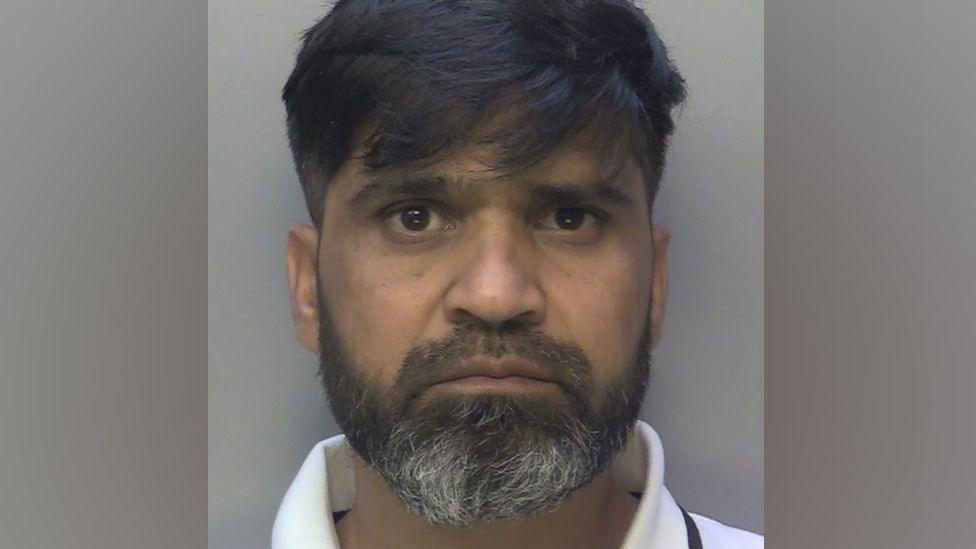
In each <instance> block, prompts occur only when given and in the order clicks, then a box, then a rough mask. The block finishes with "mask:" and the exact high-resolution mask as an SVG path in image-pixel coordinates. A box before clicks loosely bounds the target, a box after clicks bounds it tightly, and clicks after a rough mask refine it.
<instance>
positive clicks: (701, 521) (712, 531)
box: [689, 513, 765, 549]
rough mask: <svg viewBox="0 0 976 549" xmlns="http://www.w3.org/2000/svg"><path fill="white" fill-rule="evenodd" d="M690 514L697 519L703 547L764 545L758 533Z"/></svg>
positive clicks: (724, 548) (752, 547) (756, 547)
mask: <svg viewBox="0 0 976 549" xmlns="http://www.w3.org/2000/svg"><path fill="white" fill-rule="evenodd" d="M689 514H690V515H691V518H693V519H694V520H695V525H696V526H697V527H698V533H699V534H701V539H702V547H703V549H762V548H763V547H764V543H765V541H764V539H763V537H762V536H760V535H758V534H753V533H752V532H749V531H747V530H740V529H739V528H734V527H732V526H728V525H725V524H722V523H721V522H719V521H717V520H714V519H710V518H708V517H704V516H702V515H698V514H695V513H689Z"/></svg>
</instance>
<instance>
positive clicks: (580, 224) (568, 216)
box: [539, 206, 602, 232]
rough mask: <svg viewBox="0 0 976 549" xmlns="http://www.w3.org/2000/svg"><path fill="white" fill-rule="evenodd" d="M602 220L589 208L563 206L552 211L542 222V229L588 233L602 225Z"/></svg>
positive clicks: (540, 224)
mask: <svg viewBox="0 0 976 549" xmlns="http://www.w3.org/2000/svg"><path fill="white" fill-rule="evenodd" d="M601 222H602V218H601V217H600V216H599V215H597V214H596V213H595V212H593V211H592V210H590V209H588V208H583V207H580V206H562V207H559V208H556V209H554V210H550V212H549V213H547V214H546V216H545V217H543V218H542V221H540V222H539V226H540V228H541V229H547V230H553V231H572V232H576V231H586V230H590V229H593V228H595V227H596V226H598V225H600V223H601Z"/></svg>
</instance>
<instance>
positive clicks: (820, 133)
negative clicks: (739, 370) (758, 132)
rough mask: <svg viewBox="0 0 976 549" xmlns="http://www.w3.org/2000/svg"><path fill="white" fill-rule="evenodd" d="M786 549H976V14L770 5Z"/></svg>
mask: <svg viewBox="0 0 976 549" xmlns="http://www.w3.org/2000/svg"><path fill="white" fill-rule="evenodd" d="M766 23H767V25H766V29H767V32H766V40H767V41H766V44H767V57H766V92H767V94H766V98H767V101H766V192H765V195H766V204H765V206H766V214H767V217H766V220H767V224H766V227H767V230H766V341H765V343H766V406H767V411H768V414H767V423H766V434H767V437H766V440H767V446H766V457H767V462H766V463H767V469H766V486H767V492H768V494H767V496H768V497H767V508H768V510H769V512H768V514H767V517H766V518H767V521H766V522H767V525H768V528H767V539H768V541H769V546H770V547H788V548H790V549H807V548H810V549H821V548H824V547H857V548H859V549H874V548H882V547H883V548H885V549H896V548H897V549H902V548H904V549H910V548H912V549H914V548H921V547H925V548H929V547H958V548H963V547H974V546H976V543H974V541H973V519H974V518H976V475H974V474H973V471H972V468H973V463H976V456H974V454H976V428H974V426H973V418H974V417H976V408H974V402H976V400H974V399H973V392H974V389H976V283H974V280H976V242H974V235H976V182H974V179H976V177H974V174H976V154H974V152H976V108H974V104H973V98H974V97H976V70H974V67H976V61H974V56H973V52H974V51H976V38H974V35H973V28H974V24H976V5H974V4H973V3H971V2H929V3H919V2H905V1H901V0H899V1H891V0H883V1H882V0H869V1H861V2H845V3H841V2H837V3H835V2H810V1H808V0H788V1H785V2H775V3H770V4H769V5H768V6H767V10H766Z"/></svg>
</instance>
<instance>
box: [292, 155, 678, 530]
mask: <svg viewBox="0 0 976 549" xmlns="http://www.w3.org/2000/svg"><path fill="white" fill-rule="evenodd" d="M484 154H486V153H485V152H484V151H483V150H479V149H477V148H471V149H468V150H464V151H461V153H459V154H457V155H455V156H454V157H453V158H451V159H450V160H449V161H446V162H443V163H440V164H438V165H436V166H432V167H430V168H428V169H425V170H423V171H421V172H418V171H411V172H403V173H396V172H389V173H383V174H370V175H367V174H365V173H364V171H363V170H362V165H361V163H360V162H359V161H358V160H356V159H353V160H351V161H349V162H347V163H346V164H345V165H344V166H343V168H342V169H341V170H340V172H339V173H338V174H337V176H336V177H335V179H334V180H333V181H332V182H331V184H330V188H329V191H328V194H327V197H326V201H325V209H324V215H323V226H322V229H321V238H318V236H319V235H318V233H316V232H315V231H314V230H313V229H311V228H308V227H296V228H295V229H293V231H292V233H291V237H290V239H289V250H288V263H289V277H290V286H291V290H292V303H293V308H294V311H295V318H296V322H297V324H298V331H299V338H300V340H301V341H302V342H303V343H304V344H305V345H306V346H307V347H309V348H310V349H311V350H313V351H315V352H319V353H320V354H321V357H322V370H323V371H322V375H323V379H324V381H325V385H326V389H327V391H328V392H329V397H330V403H331V404H332V407H333V411H334V412H335V413H336V416H337V420H338V421H339V422H340V424H341V425H342V426H343V429H344V431H345V432H346V435H347V437H348V438H349V439H350V442H351V443H352V444H353V446H354V448H356V450H357V451H358V452H359V453H360V455H363V457H364V459H365V460H366V461H367V463H369V464H370V465H372V466H374V467H376V468H377V469H379V470H380V473H381V474H383V476H384V477H385V478H386V479H387V481H388V482H389V483H391V484H393V485H394V486H392V487H393V488H394V490H395V491H397V488H398V486H396V484H401V485H409V484H410V481H409V479H406V478H405V477H410V476H411V474H412V475H413V476H414V477H416V476H427V477H429V476H431V475H429V474H428V475H421V473H422V472H418V471H416V470H413V471H412V473H411V472H407V470H408V469H411V468H413V469H416V467H417V466H418V465H417V463H415V462H410V457H411V456H408V455H401V454H407V453H411V451H408V450H406V449H405V448H413V449H414V450H412V451H414V452H416V451H417V450H416V448H417V447H418V446H421V447H422V446H424V444H425V443H430V445H429V446H430V447H434V446H436V447H437V448H440V449H441V451H440V454H441V455H444V452H443V448H444V447H445V444H447V445H448V446H451V444H453V446H451V447H452V448H453V451H454V452H455V453H456V454H457V455H452V456H450V462H445V464H444V467H448V466H449V465H448V463H454V462H458V461H459V460H460V461H464V460H467V459H469V458H470V463H472V464H476V465H478V466H477V467H474V466H472V468H469V469H468V470H467V473H464V472H457V471H455V472H454V473H452V474H453V476H464V475H468V476H467V477H465V478H464V479H462V480H463V482H462V483H461V484H462V485H471V484H479V485H481V491H480V492H477V490H476V491H475V492H472V493H469V494H461V495H460V496H459V497H460V498H461V499H465V498H466V499H467V500H468V501H467V503H466V504H464V505H461V502H460V501H455V502H454V504H455V505H454V506H453V507H454V508H453V510H452V511H451V512H450V513H447V515H445V514H443V513H442V514H440V515H437V514H436V510H434V511H431V510H430V509H426V513H427V515H428V518H432V517H433V520H434V521H435V522H444V523H455V524H459V523H465V522H470V521H472V520H486V519H489V520H490V519H500V518H512V517H513V516H516V515H518V514H520V513H521V514H524V512H533V511H537V510H540V509H541V508H544V507H546V506H551V505H552V504H553V503H555V502H556V501H558V500H559V499H561V498H563V497H565V495H566V494H567V492H568V491H570V490H572V489H575V488H576V487H578V486H579V485H580V484H583V483H585V482H586V481H588V480H590V479H591V478H592V476H594V475H595V474H597V473H598V472H599V471H600V470H602V469H603V468H605V466H606V464H607V462H608V461H609V459H610V458H611V457H612V454H613V453H615V451H616V450H618V449H619V446H620V445H621V444H622V443H623V441H622V439H621V437H620V433H621V432H625V431H626V430H627V429H629V427H630V425H632V423H633V420H634V419H635V418H636V414H637V411H638V409H639V401H640V399H641V398H642V397H643V388H644V384H645V382H646V378H647V368H648V367H649V364H648V353H649V348H650V345H651V342H652V340H653V341H655V342H656V340H657V337H658V334H659V331H660V321H661V317H662V315H663V307H664V294H665V291H666V267H665V264H664V252H665V250H666V247H667V242H668V234H667V232H666V231H664V230H663V229H656V230H654V231H652V230H651V228H650V223H649V219H648V212H647V207H646V202H647V201H646V195H645V190H644V185H643V183H642V181H641V180H640V179H639V178H638V177H636V176H627V175H626V174H627V173H628V171H627V170H622V171H621V172H620V173H621V174H622V175H620V176H619V177H616V178H614V179H608V174H607V173H606V172H604V171H602V170H601V169H599V167H598V166H597V165H596V164H595V163H594V162H593V161H592V159H591V158H590V157H589V156H588V155H587V154H586V153H585V152H584V151H582V150H581V149H579V148H575V149H574V148H566V149H564V150H562V151H560V152H558V153H557V154H556V155H554V156H553V157H551V158H550V159H549V160H548V161H546V162H545V163H543V164H541V165H539V166H536V167H535V168H533V169H532V170H531V171H528V172H525V173H522V174H519V175H517V176H511V177H509V176H506V177H502V176H500V175H499V174H498V173H495V172H493V171H491V170H490V169H489V168H488V167H487V165H488V163H487V162H486V160H490V159H486V158H485V157H484V156H482V155H484ZM316 275H317V276H316ZM459 376H461V379H457V378H458V377H459ZM404 433H406V434H404ZM587 433H589V434H587ZM398 436H399V437H401V438H400V439H397V437H398ZM587 436H594V437H596V440H592V441H591V440H586V439H585V437H587ZM403 437H406V438H403ZM605 439H615V440H605ZM486 440H488V441H489V442H490V444H488V445H487V446H488V447H490V448H493V449H492V450H491V451H489V452H486V451H484V447H485V446H486V445H485V444H484V442H485V441H486ZM445 441H446V442H445ZM435 443H436V444H435ZM455 443H456V444H455ZM594 446H600V448H592V447H594ZM587 448H591V449H589V450H588V449H587ZM547 451H548V452H550V453H551V455H553V456H556V457H557V460H558V459H564V458H565V460H566V463H564V464H563V466H564V469H565V468H568V469H572V470H573V471H575V473H574V474H575V476H573V478H572V479H569V480H567V481H566V482H569V483H570V484H572V485H571V486H561V487H556V488H554V490H555V491H556V492H559V493H553V494H549V495H545V494H540V487H539V486H534V485H532V482H533V479H534V480H535V481H536V482H537V483H538V484H539V485H540V486H543V485H545V486H549V485H553V482H552V481H551V480H552V479H551V478H548V477H552V476H553V475H555V476H560V477H563V478H564V477H566V476H567V475H566V474H563V473H565V470H558V467H557V470H551V467H550V466H551V464H548V465H546V466H547V467H550V469H547V470H546V471H542V469H544V468H545V467H543V466H542V465H540V464H536V465H532V464H529V463H528V462H527V461H526V460H524V459H523V458H524V456H525V455H537V454H539V455H541V454H544V453H545V452H547ZM590 452H595V453H592V454H591V453H590ZM448 453H450V452H448ZM364 454H365V455H364ZM577 454H578V455H577ZM436 455H437V454H431V455H429V456H426V457H424V459H423V460H421V461H423V462H424V463H427V464H428V465H429V463H430V462H431V461H432V460H433V459H435V458H436ZM574 455H575V456H576V457H575V458H572V457H567V456H574ZM514 461H519V463H520V464H521V465H519V466H518V467H521V469H520V470H515V469H518V468H517V467H516V468H512V469H510V470H508V471H506V472H505V473H504V475H502V476H498V475H496V477H492V478H488V477H485V475H483V474H481V473H479V472H478V471H480V470H481V469H484V468H485V467H483V466H484V465H487V464H492V463H498V462H506V463H507V462H514ZM549 461H552V460H549ZM384 467H385V469H384ZM533 467H535V469H532V468H533ZM442 469H443V467H442ZM529 469H532V470H531V471H530V470H529ZM526 471H528V472H526ZM533 471H535V472H533ZM540 471H541V472H540ZM560 471H561V472H560ZM428 472H429V471H428ZM440 473H441V474H442V475H447V472H446V471H443V470H442V471H441V472H440ZM557 473H559V474H557ZM479 475H480V476H479ZM533 475H534V476H533ZM447 476H451V475H447ZM570 476H572V475H570ZM513 479H518V484H521V485H523V486H526V485H532V486H531V489H530V490H529V491H528V492H529V493H530V494H534V496H533V497H537V498H542V499H540V500H539V501H535V502H533V501H528V499H527V498H528V495H527V494H523V495H525V496H526V497H523V498H522V499H523V501H522V503H521V504H519V503H518V502H517V501H516V502H515V504H513V505H509V506H508V507H507V508H506V509H500V508H499V507H500V506H501V505H502V504H499V503H491V502H490V501H489V500H490V499H491V497H493V496H492V490H494V495H495V496H500V497H499V499H500V500H502V501H509V500H512V501H514V500H517V499H518V497H519V496H518V495H516V494H514V493H511V491H512V489H513V488H512V486H514V483H513V482H512V480H513ZM505 486H508V488H505ZM402 488H403V491H402V492H398V495H399V496H400V497H401V499H405V500H411V499H417V498H418V497H422V494H421V495H420V496H418V495H417V494H418V493H423V492H425V491H427V492H430V491H436V492H444V491H450V489H451V488H450V486H448V485H446V484H444V483H441V484H440V485H437V486H427V487H423V486H414V487H413V488H411V487H410V486H406V487H402ZM411 490H413V491H412V492H411ZM505 490H509V493H505ZM472 499H477V500H479V502H480V503H481V504H482V509H481V510H480V511H479V510H478V509H474V508H476V507H478V505H472V503H473V502H472V501H471V500H472ZM542 500H545V501H542ZM428 503H430V502H428ZM408 505H409V501H408ZM430 505H431V506H433V505H435V504H433V503H431V504H430ZM446 505H447V504H442V506H446ZM419 507H420V509H419V510H420V511H421V512H422V514H423V512H425V509H424V508H423V505H419ZM460 507H466V508H468V509H474V511H472V512H473V513H474V514H473V515H472V514H471V513H469V514H468V515H467V516H464V517H462V516H460V515H458V509H457V508H460ZM452 513H453V514H452ZM448 515H450V516H448Z"/></svg>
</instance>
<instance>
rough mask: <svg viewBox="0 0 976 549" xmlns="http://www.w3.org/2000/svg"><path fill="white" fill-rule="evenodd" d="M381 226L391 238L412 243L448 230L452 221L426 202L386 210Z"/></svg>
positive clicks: (452, 224)
mask: <svg viewBox="0 0 976 549" xmlns="http://www.w3.org/2000/svg"><path fill="white" fill-rule="evenodd" d="M383 228H384V232H385V233H386V234H387V236H388V237H389V238H391V239H392V240H394V241H398V242H403V243H412V242H417V241H421V240H426V239H428V238H430V237H432V236H436V235H438V234H440V233H442V232H444V231H449V230H451V229H453V228H454V223H453V222H452V221H451V220H450V219H448V218H447V217H446V216H444V215H441V214H440V213H439V212H438V211H437V210H436V209H435V208H432V207H430V206H428V205H426V204H410V205H406V206H399V207H393V208H391V209H388V210H386V211H385V213H384V214H383Z"/></svg>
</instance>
